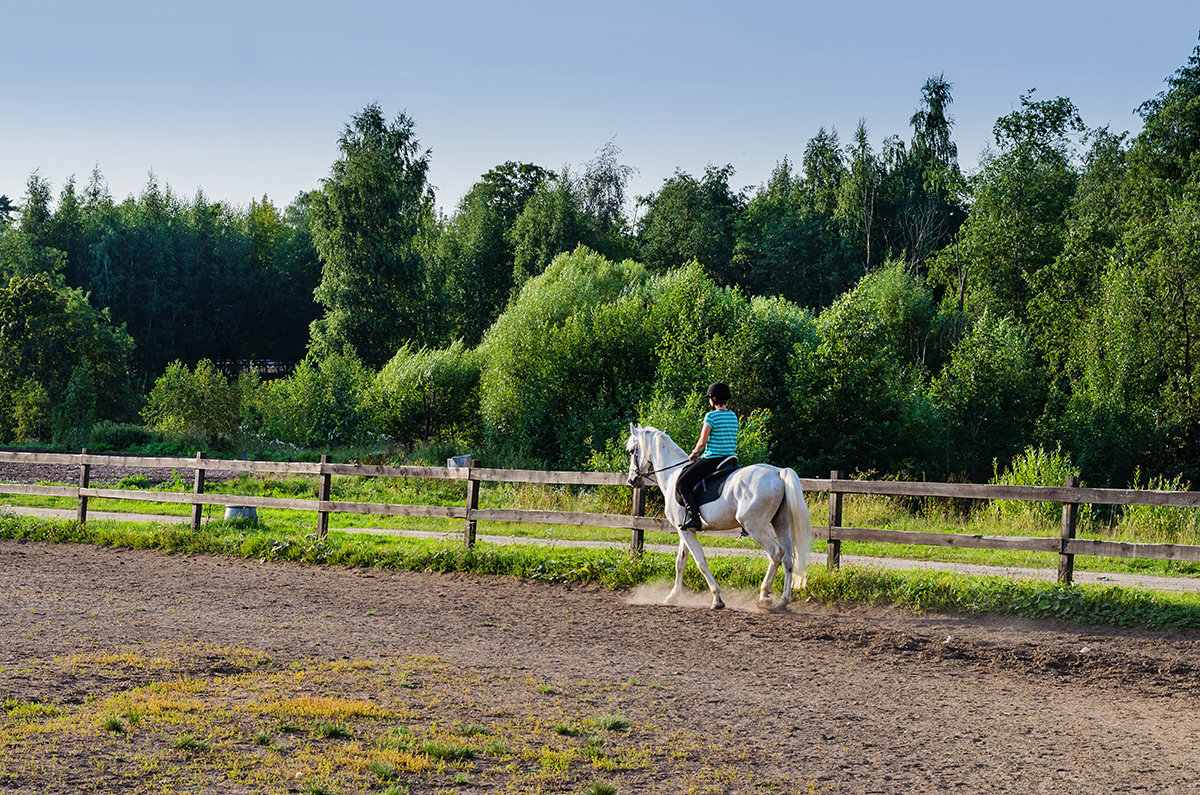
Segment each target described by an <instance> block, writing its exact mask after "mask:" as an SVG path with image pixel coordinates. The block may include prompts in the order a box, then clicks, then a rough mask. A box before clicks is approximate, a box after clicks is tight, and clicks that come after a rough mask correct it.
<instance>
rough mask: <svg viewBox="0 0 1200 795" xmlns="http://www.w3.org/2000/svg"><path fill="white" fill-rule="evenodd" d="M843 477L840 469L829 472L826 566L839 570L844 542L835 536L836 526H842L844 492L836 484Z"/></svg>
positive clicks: (831, 569)
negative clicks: (835, 486)
mask: <svg viewBox="0 0 1200 795" xmlns="http://www.w3.org/2000/svg"><path fill="white" fill-rule="evenodd" d="M842 477H843V474H842V471H841V470H840V469H835V470H833V471H832V472H830V473H829V540H828V541H826V542H825V567H826V568H828V569H829V570H830V571H837V570H838V569H839V568H840V567H841V565H842V542H841V539H837V538H834V537H833V536H834V528H836V527H841V526H842V493H841V492H840V491H834V484H835V483H836V482H837V481H838V480H841V479H842Z"/></svg>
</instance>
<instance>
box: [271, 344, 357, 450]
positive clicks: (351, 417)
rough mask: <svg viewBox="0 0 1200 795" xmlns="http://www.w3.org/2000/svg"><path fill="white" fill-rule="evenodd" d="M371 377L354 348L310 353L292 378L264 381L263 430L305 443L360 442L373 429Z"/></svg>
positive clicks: (282, 439) (286, 440)
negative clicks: (323, 353)
mask: <svg viewBox="0 0 1200 795" xmlns="http://www.w3.org/2000/svg"><path fill="white" fill-rule="evenodd" d="M372 377H373V373H372V372H371V371H370V369H369V368H367V367H366V366H364V365H363V363H362V361H361V360H360V359H358V357H357V356H355V355H354V353H353V352H351V351H343V352H341V353H334V354H330V355H329V356H326V357H325V358H323V359H318V358H316V357H315V356H314V355H312V354H310V355H309V356H308V357H307V358H306V359H304V361H302V362H300V364H299V365H297V366H296V369H295V371H294V372H293V373H292V374H291V375H290V376H288V377H287V378H281V379H277V380H274V381H267V382H265V383H264V384H263V390H264V391H265V393H266V394H265V395H264V396H262V398H261V406H262V420H261V421H262V425H261V428H260V429H259V432H260V434H261V435H262V436H264V437H265V438H267V439H273V440H277V441H280V442H284V443H286V444H294V445H297V446H300V447H324V448H328V447H330V446H331V445H346V444H352V443H355V442H359V441H361V440H362V439H364V438H366V435H367V433H369V432H370V431H371V426H370V416H371V412H370V404H369V401H368V397H367V395H368V390H369V389H370V385H371V380H372Z"/></svg>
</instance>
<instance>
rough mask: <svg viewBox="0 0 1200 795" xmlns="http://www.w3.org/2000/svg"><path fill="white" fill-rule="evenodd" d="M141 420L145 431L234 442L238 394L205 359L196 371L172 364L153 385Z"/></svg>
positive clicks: (238, 422) (239, 418)
mask: <svg viewBox="0 0 1200 795" xmlns="http://www.w3.org/2000/svg"><path fill="white" fill-rule="evenodd" d="M142 418H143V419H144V420H145V421H146V426H147V427H148V428H151V429H152V430H156V431H160V432H162V433H164V434H169V435H172V436H186V435H189V434H195V435H198V436H202V437H204V438H205V439H207V440H208V441H210V442H217V441H219V440H222V439H223V440H225V441H235V440H236V439H237V434H238V428H239V426H240V425H241V394H240V393H239V392H238V389H237V386H236V385H235V384H231V383H230V382H229V379H227V378H226V377H225V376H224V374H222V373H221V372H220V371H219V370H217V368H216V366H214V365H213V363H212V362H211V361H209V360H208V359H203V360H201V361H200V362H198V363H197V364H196V369H195V370H188V368H187V366H186V365H184V364H183V363H182V362H179V361H175V362H172V363H171V364H170V365H168V367H167V370H166V372H164V373H163V374H162V375H161V376H160V377H159V378H158V380H157V381H155V382H154V386H153V387H152V388H151V390H150V397H149V402H148V403H147V405H146V408H145V409H143V410H142Z"/></svg>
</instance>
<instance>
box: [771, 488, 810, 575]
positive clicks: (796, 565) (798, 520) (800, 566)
mask: <svg viewBox="0 0 1200 795" xmlns="http://www.w3.org/2000/svg"><path fill="white" fill-rule="evenodd" d="M779 477H780V479H781V480H783V491H784V496H785V498H786V500H787V508H788V518H789V520H790V521H789V522H788V524H789V525H790V526H791V531H792V577H793V578H794V579H796V580H799V582H800V587H801V588H803V587H804V586H805V584H806V583H807V580H808V551H809V548H811V547H812V534H813V530H812V517H810V516H809V515H808V505H807V504H806V503H805V502H804V489H803V488H802V487H801V486H800V476H799V475H797V474H796V470H794V469H791V468H787V467H784V468H782V469H780V470H779Z"/></svg>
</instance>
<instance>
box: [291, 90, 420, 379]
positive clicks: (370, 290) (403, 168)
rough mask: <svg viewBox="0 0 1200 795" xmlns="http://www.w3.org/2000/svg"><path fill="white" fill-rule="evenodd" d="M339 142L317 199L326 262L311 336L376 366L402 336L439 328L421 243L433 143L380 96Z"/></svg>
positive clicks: (318, 235) (316, 233) (317, 235)
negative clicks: (392, 113) (389, 111)
mask: <svg viewBox="0 0 1200 795" xmlns="http://www.w3.org/2000/svg"><path fill="white" fill-rule="evenodd" d="M338 149H339V151H340V156H339V157H338V159H337V161H335V162H334V164H333V167H332V169H331V171H330V176H329V177H328V178H327V179H326V180H324V183H323V186H322V188H321V191H320V192H319V193H318V194H317V195H316V196H315V197H314V200H313V205H312V220H313V238H314V241H315V243H316V248H317V252H318V253H319V254H320V257H321V263H322V272H321V282H320V284H319V285H318V286H317V290H316V294H315V295H316V299H317V301H318V302H319V303H320V304H321V305H322V306H323V307H325V314H324V315H323V316H322V317H321V318H319V319H318V320H317V321H315V322H314V324H313V327H312V338H313V345H314V346H316V350H317V351H318V352H321V351H325V352H328V351H337V350H340V349H341V348H342V347H343V346H350V348H351V349H352V350H353V351H355V352H356V353H357V355H358V356H360V357H361V358H362V360H363V361H364V362H365V363H366V364H367V365H368V366H372V367H378V366H380V365H382V364H383V363H384V362H386V361H387V360H388V359H390V358H391V357H392V355H393V354H394V353H395V352H396V351H397V350H398V349H399V348H400V346H401V345H402V344H404V343H405V342H407V341H411V340H415V341H418V342H420V341H423V340H427V339H430V338H432V337H433V336H435V333H436V327H435V326H434V323H435V322H436V313H431V312H430V311H429V302H430V289H429V285H428V282H427V279H426V271H427V254H426V252H425V251H424V250H423V247H422V244H423V243H424V242H425V240H426V235H427V232H428V228H429V226H430V225H431V223H432V218H433V215H432V212H433V195H432V191H431V190H430V189H429V186H428V182H427V172H428V169H429V150H422V149H421V147H420V143H419V142H418V140H417V137H416V134H415V123H414V122H413V120H412V119H411V118H409V117H408V116H407V115H405V114H404V113H401V114H399V115H398V116H397V117H396V119H395V121H393V122H391V123H389V122H388V121H387V120H386V119H385V118H384V115H383V111H382V110H381V109H380V107H379V106H378V105H375V104H372V105H368V106H367V107H366V108H364V109H363V110H362V111H361V112H359V113H357V114H355V116H354V117H353V118H352V120H351V122H350V123H349V124H347V125H346V129H345V130H344V131H343V133H342V135H341V137H340V138H339V139H338ZM431 315H434V317H433V318H431V317H430V316H431Z"/></svg>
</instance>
